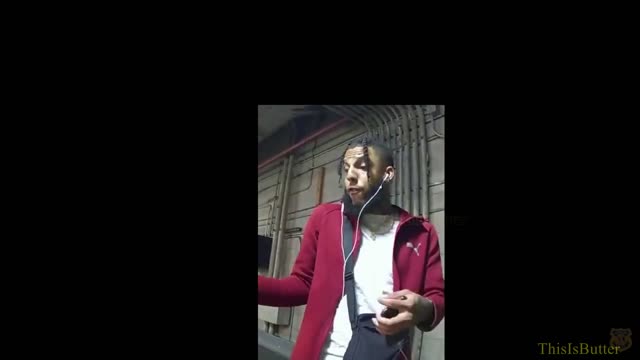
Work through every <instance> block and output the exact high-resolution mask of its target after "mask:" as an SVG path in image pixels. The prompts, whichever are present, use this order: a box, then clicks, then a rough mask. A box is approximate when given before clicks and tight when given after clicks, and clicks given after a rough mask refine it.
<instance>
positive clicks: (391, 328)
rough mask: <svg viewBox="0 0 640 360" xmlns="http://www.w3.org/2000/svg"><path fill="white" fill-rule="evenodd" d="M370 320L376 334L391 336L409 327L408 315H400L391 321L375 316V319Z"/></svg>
mask: <svg viewBox="0 0 640 360" xmlns="http://www.w3.org/2000/svg"><path fill="white" fill-rule="evenodd" d="M372 320H373V323H374V325H376V329H377V330H378V332H379V333H381V334H383V335H393V334H396V333H397V332H399V331H401V330H404V329H406V328H407V327H409V326H411V314H410V313H400V314H398V316H396V317H394V318H391V319H385V318H383V317H381V316H380V315H379V314H377V315H376V318H375V319H372Z"/></svg>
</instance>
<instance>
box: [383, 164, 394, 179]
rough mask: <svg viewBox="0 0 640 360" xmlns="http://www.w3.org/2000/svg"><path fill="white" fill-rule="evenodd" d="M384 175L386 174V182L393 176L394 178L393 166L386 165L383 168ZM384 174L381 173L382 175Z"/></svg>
mask: <svg viewBox="0 0 640 360" xmlns="http://www.w3.org/2000/svg"><path fill="white" fill-rule="evenodd" d="M384 175H388V177H387V180H386V182H388V183H389V182H391V180H393V178H395V176H396V169H394V168H393V166H387V168H386V169H384ZM384 175H382V176H383V177H384Z"/></svg>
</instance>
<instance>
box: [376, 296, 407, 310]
mask: <svg viewBox="0 0 640 360" xmlns="http://www.w3.org/2000/svg"><path fill="white" fill-rule="evenodd" d="M378 302H379V303H380V304H382V305H384V306H386V307H390V308H392V309H396V310H398V311H407V310H409V309H410V308H411V304H412V303H411V301H409V299H406V300H399V299H389V298H381V299H378Z"/></svg>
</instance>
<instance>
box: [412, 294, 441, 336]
mask: <svg viewBox="0 0 640 360" xmlns="http://www.w3.org/2000/svg"><path fill="white" fill-rule="evenodd" d="M425 299H426V300H427V301H428V302H429V303H431V308H432V309H433V318H432V320H431V321H423V322H421V323H418V324H417V325H416V326H417V327H418V329H420V330H422V331H425V332H426V331H431V330H433V328H434V327H435V325H436V323H437V320H438V313H437V311H438V310H437V309H436V306H435V304H434V303H433V301H431V300H430V299H428V298H425Z"/></svg>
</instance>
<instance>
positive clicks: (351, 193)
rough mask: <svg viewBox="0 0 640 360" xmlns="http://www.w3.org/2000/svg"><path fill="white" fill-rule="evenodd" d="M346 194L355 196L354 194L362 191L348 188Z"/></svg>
mask: <svg viewBox="0 0 640 360" xmlns="http://www.w3.org/2000/svg"><path fill="white" fill-rule="evenodd" d="M347 192H348V193H349V195H355V194H359V193H361V192H362V189H359V188H348V189H347Z"/></svg>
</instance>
